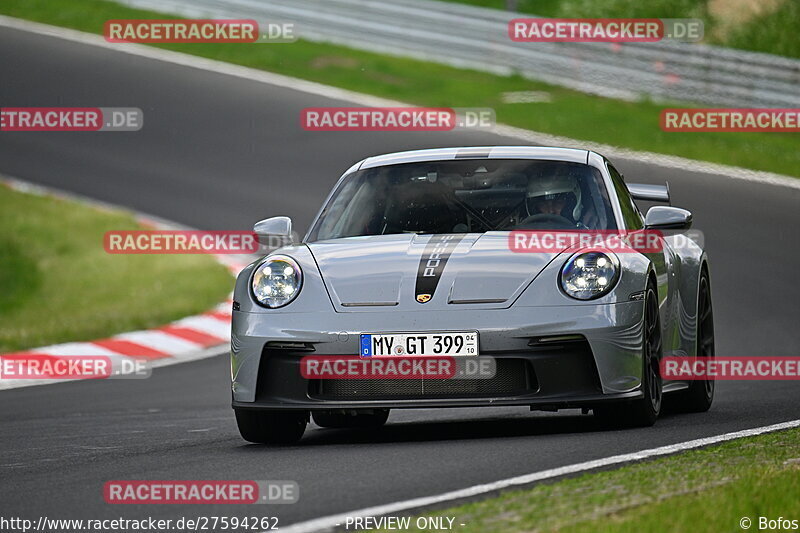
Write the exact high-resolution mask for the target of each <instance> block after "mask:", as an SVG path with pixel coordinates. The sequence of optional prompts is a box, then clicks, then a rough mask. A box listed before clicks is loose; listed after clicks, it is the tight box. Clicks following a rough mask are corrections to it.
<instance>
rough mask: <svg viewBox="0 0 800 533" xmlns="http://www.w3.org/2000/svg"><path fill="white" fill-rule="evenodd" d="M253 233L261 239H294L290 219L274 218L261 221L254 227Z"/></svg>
mask: <svg viewBox="0 0 800 533" xmlns="http://www.w3.org/2000/svg"><path fill="white" fill-rule="evenodd" d="M253 231H254V232H255V233H256V235H258V236H259V237H268V236H276V235H277V236H279V237H288V238H289V239H291V237H292V219H291V218H289V217H272V218H265V219H264V220H259V221H258V222H256V223H255V225H254V226H253Z"/></svg>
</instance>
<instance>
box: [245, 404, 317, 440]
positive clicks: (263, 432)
mask: <svg viewBox="0 0 800 533" xmlns="http://www.w3.org/2000/svg"><path fill="white" fill-rule="evenodd" d="M235 412H236V424H237V425H238V426H239V433H240V434H241V435H242V438H243V439H244V440H246V441H248V442H254V443H256V444H294V443H295V442H297V441H299V440H300V438H301V437H302V436H303V433H304V432H305V430H306V424H307V423H308V412H306V411H301V412H294V411H259V410H254V409H235Z"/></svg>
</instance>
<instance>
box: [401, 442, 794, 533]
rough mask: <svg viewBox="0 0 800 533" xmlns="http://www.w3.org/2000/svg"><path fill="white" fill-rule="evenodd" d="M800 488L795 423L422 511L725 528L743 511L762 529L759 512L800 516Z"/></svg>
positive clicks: (497, 526)
mask: <svg viewBox="0 0 800 533" xmlns="http://www.w3.org/2000/svg"><path fill="white" fill-rule="evenodd" d="M632 436H633V437H634V438H635V434H633V433H632ZM798 494H800V430H797V429H794V430H789V431H784V432H778V433H772V434H768V435H762V436H758V437H752V438H747V439H740V440H735V441H730V442H727V443H725V444H721V445H718V446H713V447H709V448H705V449H700V450H695V451H690V452H686V453H682V454H679V455H675V456H671V457H667V458H662V459H657V460H653V461H647V462H642V463H637V464H633V465H630V466H625V467H623V468H620V469H617V470H611V471H605V472H599V473H590V474H584V475H581V476H579V477H576V478H572V479H566V480H563V481H557V482H554V483H550V484H541V485H538V486H535V487H533V488H530V489H526V490H514V491H509V492H505V493H502V494H501V495H500V496H498V497H495V498H492V499H488V500H484V501H479V502H474V503H469V504H466V505H460V506H457V507H452V508H449V509H443V510H438V511H436V512H431V513H425V514H424V515H420V516H450V517H455V521H454V523H455V524H461V523H463V524H465V526H464V527H460V526H456V527H455V529H456V530H457V531H459V532H463V533H472V532H476V533H491V532H494V531H498V532H503V533H515V532H520V533H522V532H531V531H537V532H542V533H544V532H556V531H557V532H559V533H647V532H656V531H659V532H660V531H676V532H678V531H681V532H692V533H706V532H707V533H720V532H725V531H728V532H735V531H742V529H740V527H739V520H740V519H741V518H742V517H745V516H746V517H748V518H750V519H751V520H752V524H753V525H752V526H751V528H750V529H751V530H753V531H758V517H760V516H765V517H768V518H771V519H776V518H778V517H780V516H782V517H788V518H794V519H800V499H798V497H797V495H798ZM414 522H415V520H412V521H411V523H412V525H413V524H414ZM410 530H411V531H414V530H415V528H414V527H412V528H410Z"/></svg>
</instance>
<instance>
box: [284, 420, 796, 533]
mask: <svg viewBox="0 0 800 533" xmlns="http://www.w3.org/2000/svg"><path fill="white" fill-rule="evenodd" d="M796 427H800V420H790V421H789V422H782V423H780V424H773V425H771V426H762V427H758V428H754V429H745V430H742V431H735V432H733V433H725V434H723V435H717V436H715V437H705V438H702V439H696V440H690V441H686V442H679V443H677V444H669V445H667V446H661V447H659V448H651V449H649V450H642V451H639V452H633V453H626V454H623V455H614V456H612V457H606V458H604V459H595V460H594V461H586V462H584V463H576V464H573V465H568V466H562V467H559V468H551V469H550V470H542V471H541V472H535V473H532V474H526V475H523V476H517V477H512V478H508V479H501V480H500V481H495V482H493V483H486V484H484V485H474V486H472V487H467V488H465V489H460V490H455V491H452V492H445V493H444V494H437V495H435V496H425V497H422V498H414V499H412V500H405V501H401V502H395V503H389V504H386V505H378V506H376V507H368V508H366V509H358V510H355V511H350V512H349V513H341V514H336V515H330V516H325V517H322V518H316V519H314V520H308V521H306V522H298V523H296V524H291V525H289V526H287V527H282V528H281V531H282V532H283V533H307V532H312V531H329V530H332V529H334V528H336V527H337V526H338V525H340V524H343V523H344V522H345V520H347V518H348V517H357V516H384V515H388V514H391V513H398V512H406V511H409V510H412V509H417V508H420V507H429V506H432V505H437V504H441V503H444V502H453V501H456V500H463V499H465V498H472V497H475V496H481V495H485V494H489V493H492V492H496V491H499V490H501V489H507V488H509V487H518V486H524V485H529V484H531V483H535V482H537V481H544V480H547V479H553V478H558V477H562V476H566V475H570V474H577V473H579V472H585V471H588V470H595V469H598V468H604V467H609V466H615V465H621V464H623V463H630V462H633V461H641V460H642V459H650V458H652V457H659V456H662V455H671V454H674V453H677V452H682V451H685V450H691V449H694V448H701V447H703V446H709V445H711V444H719V443H721V442H726V441H729V440H734V439H741V438H744V437H753V436H756V435H762V434H764V433H771V432H773V431H780V430H783V429H791V428H796Z"/></svg>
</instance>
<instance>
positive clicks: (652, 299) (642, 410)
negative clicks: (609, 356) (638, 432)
mask: <svg viewBox="0 0 800 533" xmlns="http://www.w3.org/2000/svg"><path fill="white" fill-rule="evenodd" d="M643 327H644V332H643V334H642V344H643V348H642V392H643V396H642V398H639V399H638V400H634V401H632V402H620V403H616V404H609V405H603V406H598V407H596V408H595V409H594V414H595V416H597V417H598V418H600V419H602V420H603V421H604V422H607V423H610V424H612V425H615V426H623V427H648V426H652V425H653V424H655V423H656V419H657V418H658V415H659V414H661V400H662V397H663V391H662V380H661V371H660V368H659V364H660V361H661V320H660V315H659V312H658V297H657V296H656V291H655V288H654V287H653V286H652V285H649V286H648V287H647V291H645V300H644V324H643Z"/></svg>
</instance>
